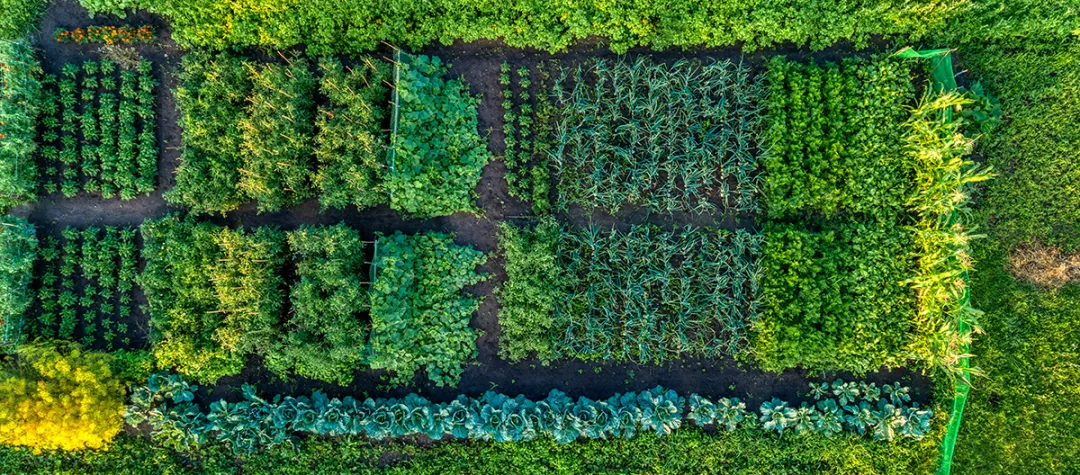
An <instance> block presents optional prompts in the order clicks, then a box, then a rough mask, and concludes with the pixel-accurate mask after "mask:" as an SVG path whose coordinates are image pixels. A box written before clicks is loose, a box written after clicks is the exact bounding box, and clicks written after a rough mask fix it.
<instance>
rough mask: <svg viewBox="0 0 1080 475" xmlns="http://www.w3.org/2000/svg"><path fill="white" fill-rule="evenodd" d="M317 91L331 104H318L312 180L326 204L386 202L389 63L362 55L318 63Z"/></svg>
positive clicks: (369, 204)
mask: <svg viewBox="0 0 1080 475" xmlns="http://www.w3.org/2000/svg"><path fill="white" fill-rule="evenodd" d="M319 69H320V70H322V73H323V76H322V79H320V80H319V91H320V92H321V93H322V94H323V95H324V96H326V97H327V98H328V99H329V102H330V104H329V105H328V106H325V107H321V108H320V109H319V114H318V117H317V119H316V126H317V128H318V130H319V133H318V135H317V136H316V137H315V158H316V159H317V160H318V163H319V170H318V171H317V172H316V173H315V176H314V183H315V187H316V188H317V189H318V192H319V203H321V204H322V207H323V208H324V209H325V208H339V209H343V208H346V207H349V206H355V207H357V208H359V209H364V208H369V207H372V206H376V205H379V204H382V203H385V202H386V201H387V200H388V199H389V198H388V197H387V194H386V190H385V185H384V184H383V175H384V174H385V173H386V163H387V150H386V144H387V134H386V132H385V131H386V128H385V127H384V125H385V124H384V122H385V120H386V117H387V107H388V102H389V93H390V88H389V87H388V84H389V81H390V80H391V79H392V78H391V74H390V70H391V68H390V65H389V64H387V63H386V62H384V61H380V60H379V59H376V58H364V59H363V60H361V61H360V62H359V63H357V64H354V65H352V66H350V67H348V68H346V67H344V66H342V64H341V62H339V61H337V60H335V59H324V60H321V61H320V62H319Z"/></svg>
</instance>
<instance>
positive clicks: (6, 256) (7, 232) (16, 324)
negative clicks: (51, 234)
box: [0, 215, 38, 343]
mask: <svg viewBox="0 0 1080 475" xmlns="http://www.w3.org/2000/svg"><path fill="white" fill-rule="evenodd" d="M37 247H38V239H37V235H36V232H35V230H34V225H33V224H30V223H29V222H28V221H26V220H25V219H22V218H18V217H15V216H11V215H4V216H3V217H2V218H0V343H18V341H19V339H20V336H21V330H22V325H23V317H24V316H25V313H26V310H27V309H28V308H29V307H30V304H31V303H33V293H32V292H31V290H30V280H31V278H32V275H33V271H34V262H35V261H36V260H37V255H38V254H37Z"/></svg>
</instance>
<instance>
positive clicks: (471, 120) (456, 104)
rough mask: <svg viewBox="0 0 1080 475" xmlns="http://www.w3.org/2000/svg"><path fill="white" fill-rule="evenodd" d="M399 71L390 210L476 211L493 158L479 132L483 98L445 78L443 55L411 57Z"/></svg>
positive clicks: (420, 212)
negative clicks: (478, 189)
mask: <svg viewBox="0 0 1080 475" xmlns="http://www.w3.org/2000/svg"><path fill="white" fill-rule="evenodd" d="M399 67H400V68H401V71H400V77H399V78H398V79H397V81H398V82H397V100H398V108H399V110H398V127H397V135H396V136H395V137H393V138H392V140H393V142H392V144H391V146H392V147H393V151H392V152H391V160H390V169H389V170H388V171H387V172H386V189H387V192H388V193H389V194H390V206H392V207H393V208H394V209H396V210H399V211H403V212H405V213H408V214H410V215H413V216H416V217H432V216H448V215H451V214H453V213H455V212H459V211H476V204H475V203H474V196H475V193H474V191H473V190H474V189H475V188H476V184H477V183H478V182H479V181H480V174H481V172H482V171H483V169H484V165H485V164H487V162H488V161H489V160H490V159H491V156H490V154H488V151H487V143H486V141H485V140H484V139H483V138H482V137H480V135H479V133H478V132H477V107H478V106H479V105H480V100H479V99H478V98H475V97H473V96H471V95H469V88H468V86H466V85H465V84H464V83H463V82H462V81H461V80H458V79H450V80H447V79H446V78H445V77H444V76H445V75H446V74H447V70H448V67H447V66H445V65H443V63H442V61H441V60H440V59H439V58H438V57H430V56H413V55H409V56H407V57H405V58H404V59H402V60H401V62H400V66H399Z"/></svg>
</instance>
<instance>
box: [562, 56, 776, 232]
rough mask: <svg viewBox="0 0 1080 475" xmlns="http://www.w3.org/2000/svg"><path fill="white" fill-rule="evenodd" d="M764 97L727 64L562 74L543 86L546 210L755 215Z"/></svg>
mask: <svg viewBox="0 0 1080 475" xmlns="http://www.w3.org/2000/svg"><path fill="white" fill-rule="evenodd" d="M764 94H765V90H764V82H763V78H762V77H760V76H758V75H755V74H753V73H752V72H751V71H750V68H749V67H748V66H746V65H744V64H738V65H735V64H732V63H731V62H729V61H722V62H715V61H711V62H706V63H704V64H702V63H700V62H697V61H688V60H680V61H677V62H675V63H674V64H670V65H668V64H653V63H652V62H651V61H649V60H647V59H645V58H638V59H636V60H634V61H633V62H631V61H630V60H625V59H620V60H617V61H613V62H609V61H606V60H599V61H596V62H595V63H593V64H589V65H586V66H580V67H578V68H575V69H571V70H569V71H563V72H562V74H561V75H560V77H559V78H558V79H557V80H556V81H555V84H554V86H553V88H552V97H553V102H554V103H555V107H556V108H557V109H558V110H559V111H561V113H560V114H558V116H557V117H556V119H555V121H556V122H555V131H554V133H555V149H554V153H552V154H551V160H552V167H553V169H554V175H555V180H556V191H557V193H556V194H557V200H556V205H555V206H556V208H557V209H560V210H566V209H567V207H568V206H570V205H572V204H578V205H582V206H587V207H602V208H605V209H607V210H609V211H611V212H617V211H618V210H619V208H620V207H622V206H626V205H637V206H643V207H647V208H648V209H649V210H651V211H655V212H666V213H671V212H676V211H689V212H695V213H704V212H713V211H717V210H718V211H721V212H724V213H753V212H756V210H757V203H756V199H755V198H756V196H757V193H758V177H757V172H756V169H757V161H758V154H759V152H758V145H759V144H758V141H759V140H760V138H759V135H760V132H761V131H760V123H761V115H760V107H761V104H760V102H761V100H762V99H763V97H764Z"/></svg>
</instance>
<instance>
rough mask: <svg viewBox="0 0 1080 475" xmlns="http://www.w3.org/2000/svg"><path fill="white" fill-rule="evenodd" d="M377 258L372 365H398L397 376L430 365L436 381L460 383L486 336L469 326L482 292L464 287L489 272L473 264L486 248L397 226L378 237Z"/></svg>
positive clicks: (404, 378) (404, 377)
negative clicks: (476, 294)
mask: <svg viewBox="0 0 1080 475" xmlns="http://www.w3.org/2000/svg"><path fill="white" fill-rule="evenodd" d="M374 260H375V266H376V277H375V281H374V283H373V285H372V287H371V327H372V329H371V339H370V345H371V353H372V355H373V359H372V362H371V367H372V368H373V369H387V370H390V371H393V372H394V374H393V376H392V378H391V382H392V383H393V384H407V383H408V382H409V381H410V380H412V378H413V376H414V374H415V373H416V372H417V371H419V370H420V369H425V370H426V372H427V377H428V379H430V380H432V381H434V382H435V384H436V385H438V386H445V385H450V386H454V385H456V384H457V382H458V381H459V380H460V379H461V374H462V372H463V371H464V370H465V363H466V362H467V361H469V360H470V359H472V358H476V356H477V354H478V352H477V350H476V339H477V338H479V336H480V332H478V331H476V330H475V329H472V328H470V327H469V319H470V318H471V317H472V314H473V312H475V311H476V309H477V308H479V307H480V299H477V298H475V297H465V296H462V295H461V291H462V289H463V288H464V287H466V286H469V285H473V284H476V283H478V282H480V281H482V280H484V279H486V278H487V275H486V274H478V273H476V271H475V268H476V266H479V265H481V264H483V263H484V262H485V261H486V260H487V256H486V255H484V253H482V252H480V251H477V250H475V249H473V248H471V247H468V246H459V245H456V244H454V239H453V237H452V236H450V235H447V234H441V233H432V232H429V233H425V234H417V235H415V236H405V235H403V234H401V233H400V232H398V233H394V234H393V235H390V236H385V237H380V238H379V240H378V242H377V243H376V249H375V259H374Z"/></svg>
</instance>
